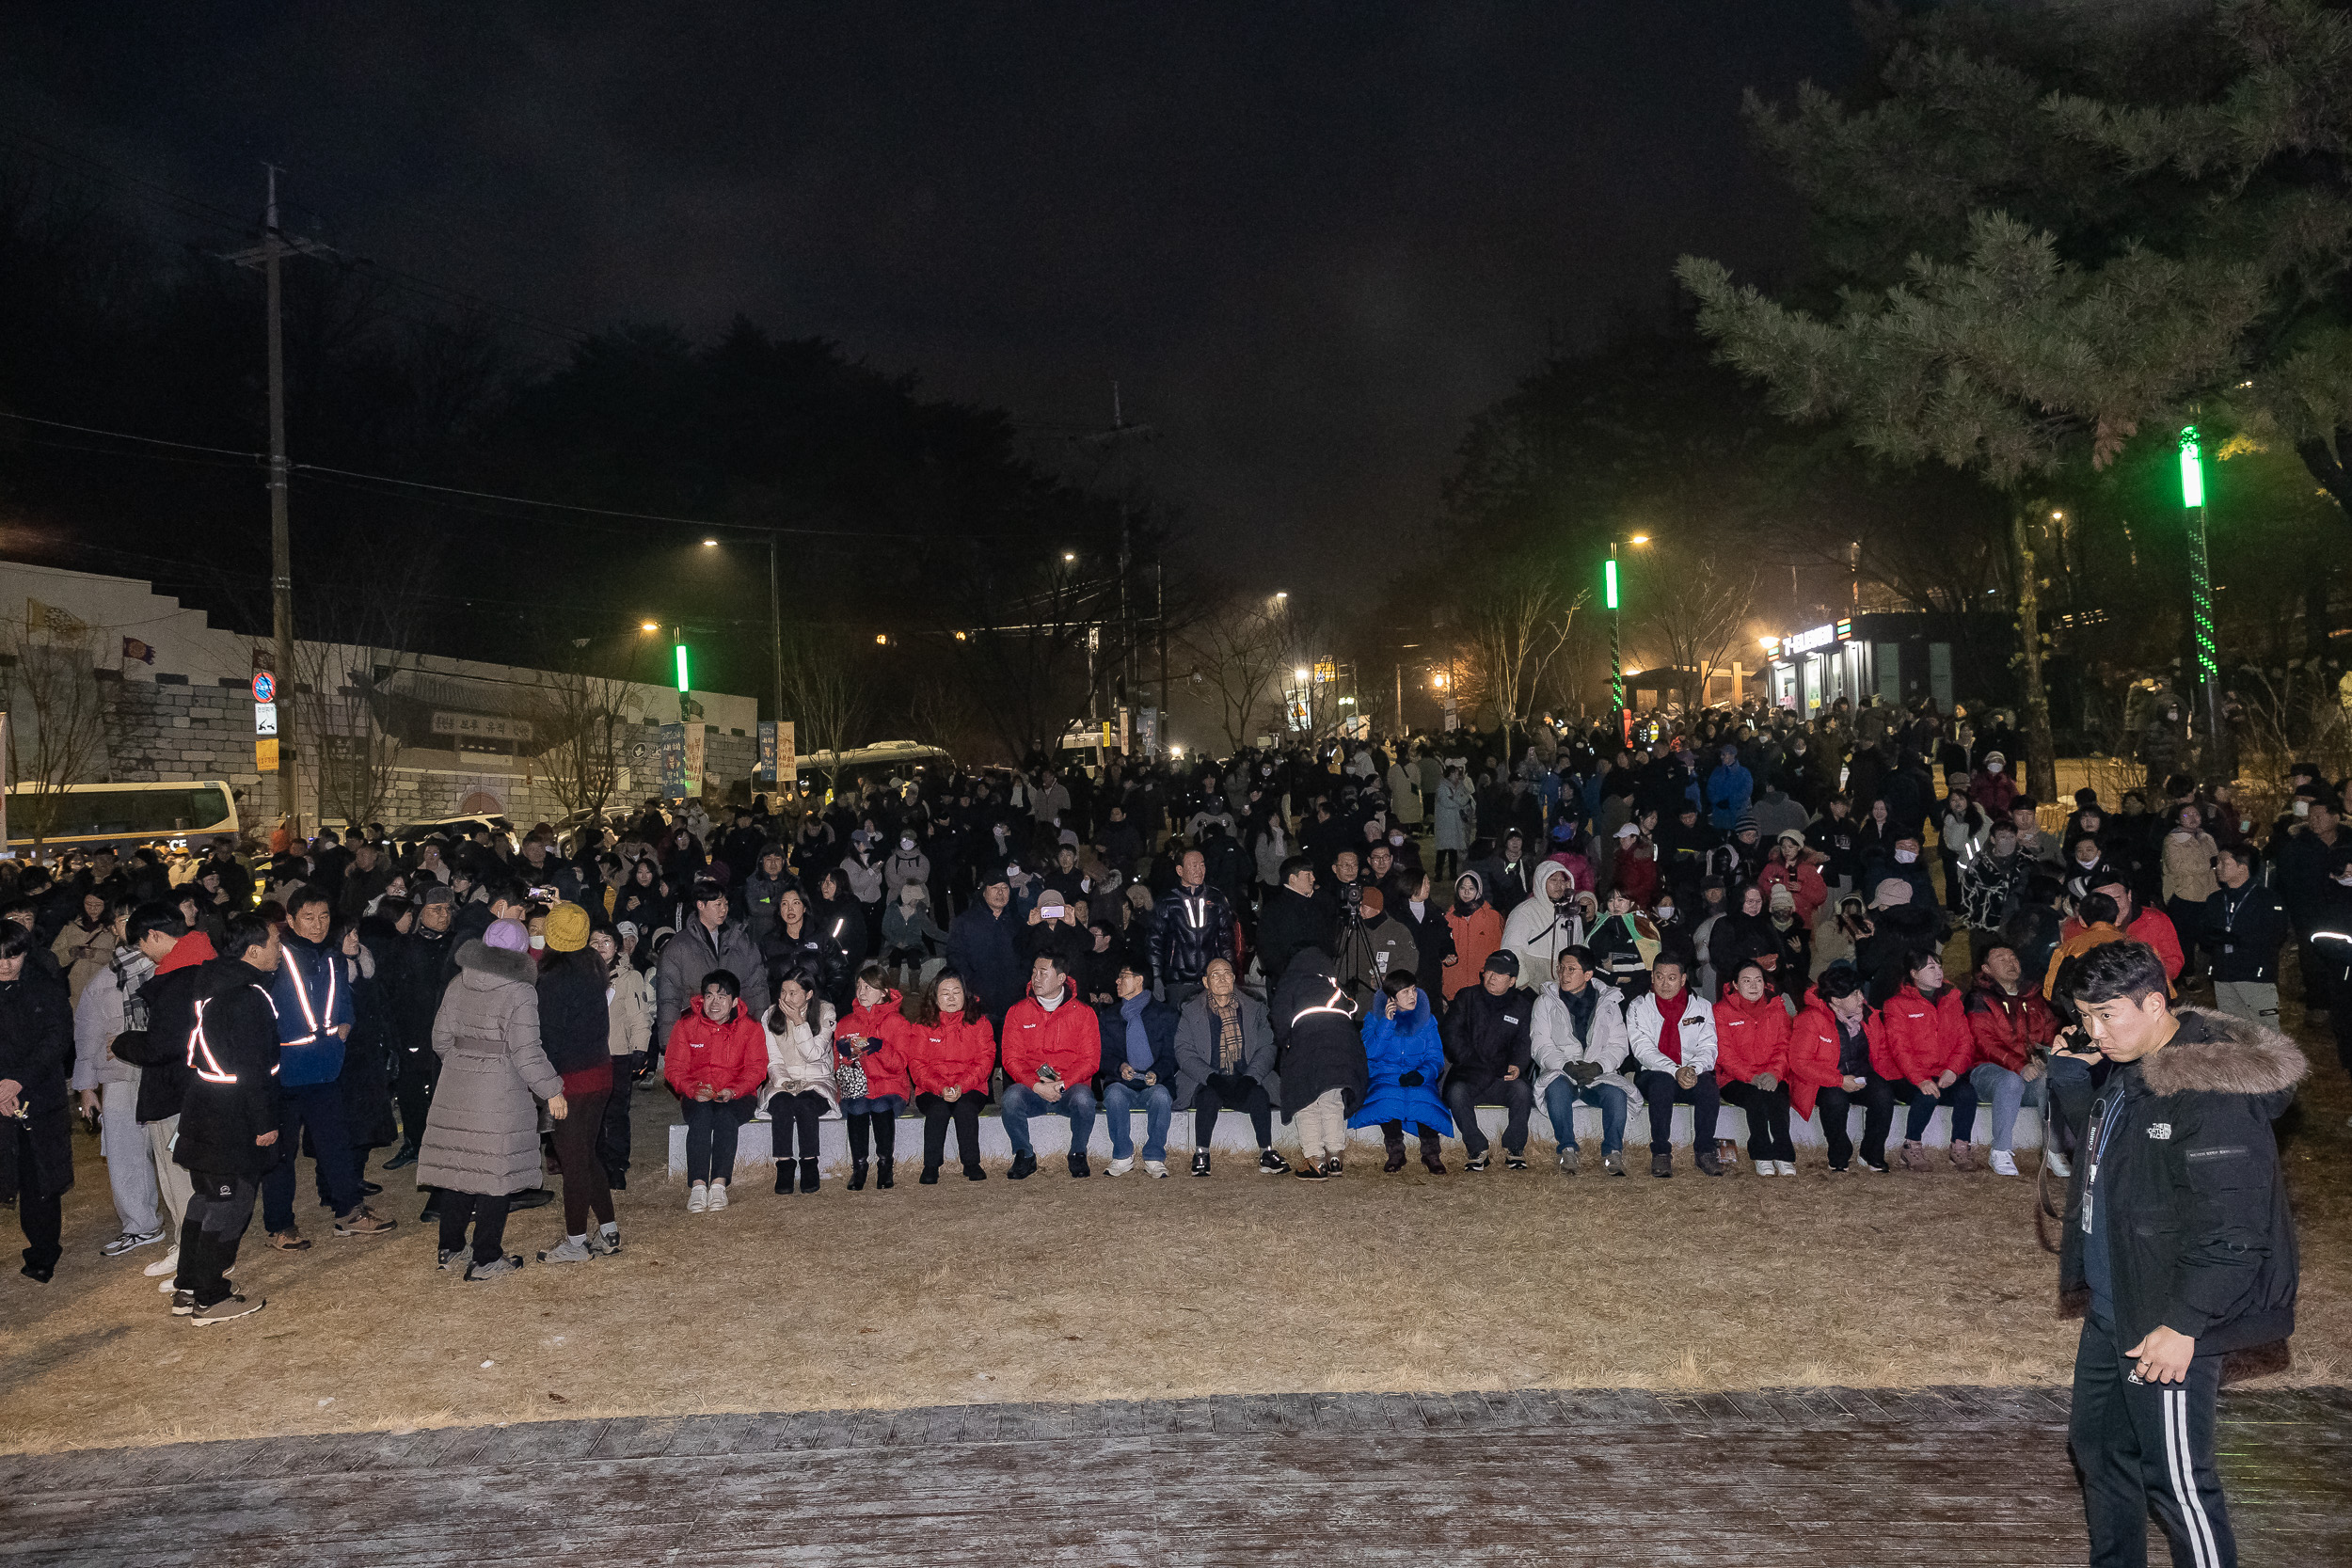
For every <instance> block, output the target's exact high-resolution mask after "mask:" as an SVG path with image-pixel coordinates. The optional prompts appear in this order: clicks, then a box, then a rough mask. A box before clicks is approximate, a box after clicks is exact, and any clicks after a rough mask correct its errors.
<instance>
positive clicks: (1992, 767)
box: [1984, 762, 2008, 773]
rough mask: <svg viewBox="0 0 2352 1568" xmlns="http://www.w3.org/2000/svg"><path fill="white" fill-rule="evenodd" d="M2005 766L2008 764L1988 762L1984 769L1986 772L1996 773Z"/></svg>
mask: <svg viewBox="0 0 2352 1568" xmlns="http://www.w3.org/2000/svg"><path fill="white" fill-rule="evenodd" d="M2006 766H2008V765H2007V764H2006V763H1998V762H1988V763H1986V764H1985V765H1984V770H1985V771H1986V772H1988V773H1998V772H1999V771H2000V770H2001V769H2002V768H2005V767H2006Z"/></svg>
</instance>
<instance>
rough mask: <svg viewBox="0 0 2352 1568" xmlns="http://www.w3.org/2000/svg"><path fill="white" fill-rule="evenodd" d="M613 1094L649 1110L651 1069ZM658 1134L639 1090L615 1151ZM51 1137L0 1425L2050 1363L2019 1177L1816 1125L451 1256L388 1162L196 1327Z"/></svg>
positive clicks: (2319, 1189)
mask: <svg viewBox="0 0 2352 1568" xmlns="http://www.w3.org/2000/svg"><path fill="white" fill-rule="evenodd" d="M2306 1035H2307V1037H2308V1036H2309V1032H2308V1031H2307V1032H2306ZM2333 1055H2334V1053H2333V1051H2332V1049H2331V1048H2330V1047H2319V1046H2314V1047H2312V1056H2313V1059H2314V1063H2315V1064H2324V1065H2321V1066H2320V1067H2319V1071H2318V1074H2317V1081H2316V1084H2315V1086H2314V1088H2313V1089H2312V1092H2311V1093H2310V1095H2309V1096H2308V1097H2307V1101H2306V1105H2305V1107H2304V1109H2303V1111H2302V1112H2301V1117H2302V1120H2301V1123H2300V1126H2299V1128H2296V1129H2292V1130H2291V1135H2290V1138H2289V1141H2288V1143H2287V1147H2286V1150H2285V1158H2286V1160H2287V1164H2288V1171H2289V1173H2290V1180H2292V1182H2293V1184H2294V1187H2295V1191H2296V1199H2297V1207H2298V1211H2299V1213H2300V1218H2301V1237H2302V1245H2303V1255H2302V1256H2303V1298H2302V1313H2301V1330H2300V1332H2299V1333H2298V1334H2297V1336H2296V1339H2295V1341H2294V1354H2293V1356H2292V1358H2291V1360H2289V1361H2288V1362H2287V1363H2286V1364H2285V1365H2284V1366H2283V1367H2281V1368H2280V1369H2279V1370H2271V1371H2268V1372H2265V1373H2264V1374H2262V1377H2261V1381H2262V1382H2264V1383H2266V1384H2274V1385H2275V1384H2287V1383H2334V1382H2341V1381H2344V1379H2345V1378H2346V1377H2348V1376H2352V1365H2348V1364H2347V1362H2346V1360H2345V1353H2344V1349H2343V1347H2344V1346H2345V1345H2347V1344H2352V1307H2347V1299H2352V1292H2348V1291H2347V1284H2352V1250H2348V1243H2352V1196H2347V1195H2346V1193H2345V1192H2344V1183H2343V1181H2342V1180H2341V1163H2342V1161H2343V1159H2344V1148H2345V1141H2346V1140H2345V1126H2344V1116H2345V1112H2346V1110H2347V1109H2352V1106H2348V1105H2347V1101H2348V1100H2352V1096H2347V1094H2346V1092H2345V1085H2344V1076H2343V1074H2342V1073H2341V1072H2340V1071H2339V1070H2338V1069H2336V1067H2335V1065H2334V1062H2333ZM638 1105H639V1107H640V1115H639V1120H640V1122H641V1124H649V1123H653V1122H655V1121H657V1120H658V1119H660V1108H662V1107H665V1106H666V1101H663V1100H660V1099H658V1098H657V1097H655V1096H651V1095H647V1096H641V1097H640V1098H639V1100H638ZM1636 1125H1637V1128H1638V1126H1639V1122H1638V1119H1637V1123H1636ZM664 1131H665V1130H664V1129H662V1128H660V1127H659V1126H653V1125H641V1127H640V1131H639V1140H638V1141H639V1148H640V1161H641V1164H640V1169H641V1171H642V1170H646V1169H648V1168H650V1169H652V1170H654V1171H656V1172H658V1171H659V1169H660V1158H661V1156H660V1150H661V1148H662V1144H663V1135H664ZM1449 1147H1450V1148H1452V1147H1453V1146H1449ZM80 1148H81V1153H82V1158H83V1162H84V1163H83V1165H82V1169H81V1172H80V1175H81V1180H80V1181H79V1182H78V1183H77V1184H76V1186H75V1188H74V1191H73V1193H72V1195H71V1196H70V1197H69V1199H68V1202H67V1240H68V1245H69V1253H68V1257H67V1260H66V1264H65V1267H64V1268H63V1269H62V1270H61V1271H60V1272H59V1274H58V1275H57V1280H56V1283H55V1284H54V1285H52V1286H50V1287H48V1288H47V1289H46V1290H43V1289H40V1288H38V1287H35V1286H33V1285H31V1284H29V1283H28V1282H26V1281H24V1280H22V1279H19V1278H17V1277H15V1276H14V1275H13V1272H12V1271H11V1272H10V1273H9V1274H8V1275H6V1276H5V1277H0V1298H5V1301H6V1307H5V1312H4V1313H0V1389H5V1390H6V1394H5V1396H0V1409H4V1410H5V1412H6V1414H5V1418H0V1449H32V1450H40V1449H56V1448H79V1447H93V1446H105V1445H116V1444H147V1443H160V1442H169V1441H177V1440H183V1439H188V1438H215V1437H238V1436H252V1435H260V1434H267V1433H318V1432H347V1431H355V1430H405V1429H410V1428H416V1427H425V1426H441V1425H451V1424H480V1423H485V1422H500V1421H516V1420H527V1419H546V1418H556V1417H580V1416H618V1415H648V1414H685V1413H707V1412H708V1413H715V1412H728V1411H760V1410H783V1409H803V1408H807V1409H816V1408H834V1407H845V1406H913V1405H925V1404H934V1403H956V1402H974V1401H1025V1400H1046V1401H1061V1400H1073V1401H1074V1400H1097V1399H1145V1398H1171V1397H1184V1396H1192V1395H1202V1394H1215V1393H1259V1392H1289V1391H1325V1390H1458V1389H1476V1388H1505V1387H1528V1386H1629V1387H1652V1388H1675V1389H1717V1388H1740V1387H1756V1386H1776V1385H1806V1384H1811V1385H1864V1386H1917V1385H1923V1384H1948V1383H1966V1384H1989V1385H2014V1384H2034V1383H2052V1382H2061V1381H2063V1380H2064V1379H2065V1378H2066V1376H2067V1375H2068V1370H2069V1368H2070V1366H2071V1363H2072V1353H2073V1345H2074V1333H2075V1325H2074V1323H2073V1322H2072V1321H2071V1320H2068V1319H2064V1318H2061V1317H2060V1316H2059V1315H2058V1307H2057V1303H2056V1301H2055V1291H2054V1286H2055V1281H2056V1263H2055V1259H2052V1258H2051V1257H2050V1256H2049V1255H2048V1254H2046V1253H2044V1252H2042V1250H2041V1249H2040V1248H2039V1247H2038V1245H2037V1244H2036V1243H2035V1240H2034V1231H2033V1225H2032V1212H2031V1202H2032V1199H2031V1189H2032V1183H2031V1181H2030V1180H2003V1179H1999V1178H1995V1177H1993V1176H1990V1175H1985V1174H1981V1173H1980V1174H1977V1175H1973V1176H1967V1177H1962V1176H1959V1175H1956V1174H1953V1173H1951V1172H1949V1171H1948V1170H1939V1171H1938V1172H1936V1173H1935V1174H1932V1175H1927V1176H1913V1175H1906V1174H1903V1173H1901V1172H1897V1173H1895V1174H1891V1175H1887V1176H1883V1177H1879V1176H1860V1175H1857V1176H1846V1177H1836V1178H1833V1177H1830V1176H1829V1175H1827V1174H1826V1173H1825V1172H1824V1171H1823V1170H1822V1169H1821V1167H1820V1157H1819V1155H1818V1154H1810V1155H1808V1156H1807V1158H1806V1160H1805V1161H1804V1162H1801V1164H1802V1166H1803V1169H1804V1175H1803V1177H1802V1178H1800V1179H1799V1180H1793V1181H1761V1180H1756V1178H1755V1177H1753V1176H1752V1175H1749V1174H1746V1173H1745V1171H1744V1169H1743V1171H1742V1174H1741V1175H1740V1176H1739V1177H1737V1178H1735V1179H1732V1180H1722V1181H1710V1180H1704V1179H1702V1178H1699V1177H1697V1176H1695V1175H1694V1174H1692V1172H1691V1170H1690V1169H1689V1166H1688V1162H1687V1156H1686V1157H1684V1158H1683V1160H1682V1161H1681V1162H1680V1168H1679V1169H1678V1172H1677V1176H1676V1178H1675V1179H1674V1180H1671V1181H1655V1180H1650V1179H1649V1178H1648V1177H1647V1176H1645V1175H1639V1174H1637V1175H1634V1176H1631V1177H1629V1178H1626V1179H1624V1180H1611V1179H1608V1178H1604V1177H1601V1176H1598V1175H1597V1174H1592V1173H1591V1172H1590V1171H1589V1170H1588V1172H1587V1174H1584V1175H1581V1176H1577V1177H1574V1178H1565V1177H1562V1176H1560V1175H1559V1174H1557V1173H1556V1172H1554V1171H1552V1170H1549V1169H1548V1168H1540V1167H1539V1168H1538V1169H1537V1170H1534V1171H1531V1172H1529V1173H1526V1174H1514V1173H1507V1172H1504V1171H1502V1170H1500V1169H1498V1170H1494V1171H1489V1172H1487V1173H1485V1174H1483V1175H1479V1176H1471V1175H1468V1174H1465V1173H1462V1172H1460V1171H1459V1168H1458V1167H1459V1164H1460V1160H1459V1155H1458V1149H1454V1158H1453V1164H1454V1166H1455V1167H1456V1173H1455V1174H1454V1175H1452V1176H1448V1177H1445V1178H1442V1179H1439V1178H1434V1177H1430V1176H1427V1175H1425V1174H1423V1173H1422V1172H1421V1170H1420V1169H1419V1167H1418V1165H1415V1166H1412V1167H1410V1168H1409V1171H1408V1173H1407V1174H1402V1175H1398V1176H1394V1177H1388V1176H1383V1175H1382V1174H1380V1172H1379V1171H1378V1169H1377V1162H1376V1161H1369V1162H1368V1161H1364V1160H1362V1159H1360V1158H1359V1160H1358V1162H1357V1163H1356V1164H1355V1165H1354V1166H1353V1167H1352V1168H1351V1170H1350V1173H1349V1174H1348V1176H1347V1177H1346V1178H1345V1179H1344V1180H1341V1181H1338V1182H1327V1183H1323V1184H1321V1185H1314V1184H1310V1183H1306V1182H1300V1181H1293V1180H1286V1179H1279V1178H1264V1177H1260V1176H1258V1175H1256V1174H1254V1173H1253V1172H1251V1171H1250V1170H1249V1169H1248V1166H1247V1165H1245V1164H1242V1163H1241V1162H1240V1161H1238V1160H1235V1159H1232V1158H1231V1157H1226V1158H1224V1159H1222V1160H1221V1161H1220V1164H1219V1168H1218V1170H1217V1173H1216V1176H1215V1177H1214V1178H1212V1179H1210V1180H1191V1179H1190V1178H1188V1177H1186V1176H1184V1175H1183V1174H1181V1166H1180V1167H1179V1169H1180V1174H1179V1175H1178V1176H1176V1177H1175V1178H1173V1179H1172V1180H1167V1181H1152V1180H1147V1179H1145V1178H1143V1177H1141V1176H1140V1175H1136V1176H1131V1177H1127V1178H1123V1179H1120V1180H1109V1179H1106V1178H1104V1177H1103V1176H1102V1175H1100V1174H1099V1170H1098V1174H1097V1175H1096V1176H1095V1178H1094V1179H1093V1180H1089V1181H1087V1182H1085V1183H1084V1184H1080V1183H1077V1182H1073V1181H1072V1180H1069V1179H1068V1178H1067V1177H1066V1176H1064V1175H1063V1174H1062V1173H1061V1172H1060V1171H1059V1169H1058V1167H1057V1164H1053V1165H1049V1168H1048V1170H1047V1171H1046V1172H1045V1173H1042V1174H1041V1175H1040V1176H1038V1177H1037V1178H1035V1179H1034V1180H1030V1181H1028V1182H1026V1183H1024V1184H1022V1185H1019V1186H1014V1185H1010V1184H1008V1183H1007V1182H1005V1181H1004V1180H1001V1174H1002V1173H1001V1171H1000V1172H998V1173H997V1176H996V1178H994V1179H992V1180H989V1181H987V1182H984V1183H967V1182H965V1181H963V1180H961V1179H960V1178H959V1177H957V1176H956V1175H955V1174H954V1173H953V1170H952V1167H951V1170H950V1173H949V1175H948V1177H947V1179H946V1180H944V1181H943V1182H942V1183H941V1184H940V1185H939V1186H937V1187H930V1188H925V1187H918V1186H916V1185H915V1184H914V1173H913V1171H912V1169H911V1168H909V1166H908V1165H904V1164H902V1166H901V1170H902V1172H904V1179H903V1180H902V1181H901V1183H900V1185H899V1186H898V1189H897V1190H896V1191H893V1192H888V1193H883V1192H878V1191H867V1192H864V1193H849V1192H846V1191H844V1190H843V1189H842V1188H841V1187H840V1186H839V1185H838V1184H837V1183H836V1182H830V1181H829V1182H828V1184H827V1186H826V1188H825V1190H824V1191H823V1192H822V1193H820V1194H818V1195H816V1196H790V1197H780V1196H774V1195H772V1194H771V1193H769V1192H768V1191H766V1190H765V1189H766V1184H765V1183H764V1182H761V1183H753V1182H749V1181H747V1182H745V1183H744V1184H743V1190H742V1194H741V1196H740V1198H739V1200H738V1201H737V1202H736V1203H735V1204H734V1205H733V1206H732V1207H730V1208H729V1210H728V1211H727V1212H724V1213H723V1214H718V1215H712V1216H690V1215H688V1214H687V1213H685V1212H684V1211H683V1189H682V1187H681V1186H680V1185H678V1184H674V1183H671V1182H668V1181H666V1180H661V1179H660V1176H659V1175H654V1176H650V1177H647V1178H645V1179H644V1180H641V1182H640V1184H639V1185H638V1186H637V1187H636V1188H634V1189H632V1190H631V1191H630V1192H628V1193H626V1194H623V1195H621V1198H620V1202H621V1205H622V1224H623V1227H624V1229H625V1232H626V1235H627V1239H628V1252H627V1253H626V1254H625V1255H624V1256H623V1257H621V1258H618V1259H600V1260H598V1261H596V1262H592V1263H588V1264H583V1265H577V1266H573V1267H569V1268H560V1269H559V1268H543V1267H541V1266H539V1265H538V1264H537V1263H536V1262H535V1261H534V1262H533V1263H532V1265H531V1266H529V1267H528V1268H526V1269H525V1270H524V1272H523V1273H522V1274H521V1275H519V1276H517V1277H516V1278H512V1279H509V1280H505V1281H501V1282H499V1283H496V1284H480V1285H469V1284H466V1283H464V1282H463V1281H462V1280H460V1279H458V1278H457V1277H455V1276H454V1275H444V1274H439V1273H437V1272H436V1271H435V1270H434V1267H433V1256H434V1239H433V1236H432V1234H431V1227H426V1226H420V1225H419V1224H418V1223H417V1222H416V1212H417V1203H416V1200H415V1199H414V1198H413V1197H411V1196H407V1195H406V1194H405V1192H403V1191H402V1189H400V1188H398V1187H396V1186H394V1187H393V1191H392V1192H391V1193H388V1195H387V1197H386V1198H385V1199H382V1200H379V1203H381V1204H382V1205H383V1206H384V1207H385V1208H386V1210H387V1212H391V1213H394V1214H396V1215H397V1217H398V1218H399V1220H400V1221H401V1227H400V1229H399V1230H398V1231H397V1232H396V1233H395V1234H394V1235H392V1236H391V1237H389V1238H387V1239H384V1240H380V1241H372V1242H357V1241H346V1242H338V1241H335V1240H333V1239H332V1238H331V1236H330V1235H329V1234H328V1232H327V1231H326V1227H325V1226H324V1223H323V1222H324V1219H325V1216H324V1214H323V1213H321V1212H319V1211H317V1210H315V1209H308V1210H306V1211H305V1212H304V1224H305V1227H306V1228H308V1229H309V1230H310V1233H311V1234H312V1235H313V1237H314V1238H316V1243H317V1244H316V1245H315V1246H314V1247H313V1249H312V1250H311V1251H310V1252H309V1253H307V1254H298V1255H292V1254H282V1253H278V1252H273V1251H271V1250H269V1249H268V1248H267V1247H266V1246H265V1245H261V1244H257V1243H259V1241H260V1232H259V1226H258V1223H257V1226H256V1228H255V1230H254V1232H252V1233H251V1234H250V1235H249V1236H248V1240H247V1243H246V1250H245V1258H244V1261H243V1264H242V1266H241V1267H240V1269H239V1271H238V1277H239V1281H240V1283H241V1285H242V1286H243V1287H244V1288H245V1289H246V1290H247V1291H261V1292H262V1293H263V1294H265V1295H267V1296H268V1297H269V1298H270V1306H269V1308H268V1310H267V1311H265V1312H263V1313H262V1314H260V1315H259V1316H257V1317H254V1318H252V1319H249V1320H246V1321H244V1322H240V1323H231V1324H228V1325H224V1326H222V1327H218V1328H212V1329H202V1330H199V1329H196V1328H193V1327H191V1326H190V1325H189V1324H187V1323H183V1322H179V1321H176V1320H173V1319H172V1318H170V1317H169V1316H168V1315H167V1311H166V1308H165V1306H164V1298H163V1297H162V1296H160V1295H159V1294H157V1292H156V1291H155V1288H154V1283H153V1282H152V1281H151V1280H148V1279H146V1278H144V1277H143V1276H141V1275H140V1274H139V1272H138V1269H139V1266H140V1265H141V1264H143V1263H145V1262H146V1261H148V1260H150V1259H152V1258H154V1257H155V1256H156V1254H155V1253H154V1252H152V1251H142V1252H140V1253H135V1254H133V1255H132V1257H131V1258H130V1259H124V1260H121V1261H118V1262H103V1261H101V1260H100V1259H98V1258H97V1256H96V1248H97V1245H98V1243H99V1242H101V1241H102V1240H103V1239H104V1238H105V1237H106V1236H107V1235H110V1234H112V1231H113V1224H112V1220H113V1213H112V1209H111V1206H110V1205H109V1203H108V1201H107V1198H106V1183H105V1175H104V1168H103V1164H101V1163H100V1162H99V1161H98V1159H97V1157H96V1153H95V1149H94V1148H93V1147H92V1146H91V1144H90V1143H88V1142H84V1143H82V1144H81V1145H80ZM1536 1148H1537V1151H1538V1152H1539V1153H1540V1154H1541V1155H1542V1156H1543V1157H1544V1158H1546V1159H1548V1158H1549V1148H1548V1147H1547V1146H1545V1145H1542V1144H1540V1143H1539V1144H1538V1145H1537V1146H1536ZM308 1180H309V1178H308V1173H307V1172H306V1173H305V1183H306V1187H307V1184H308ZM388 1185H391V1184H390V1183H388ZM394 1196H398V1199H399V1201H397V1202H394V1201H391V1200H392V1198H393V1197H394ZM314 1222H315V1223H314ZM560 1230H561V1225H560V1215H559V1212H558V1211H556V1210H554V1209H542V1210H537V1211H533V1212H529V1213H526V1214H522V1215H518V1216H517V1217H516V1220H515V1222H514V1224H513V1225H512V1226H511V1227H510V1228H509V1232H508V1236H509V1242H510V1244H511V1245H512V1246H513V1247H514V1249H515V1250H517V1251H523V1252H526V1253H531V1252H535V1251H536V1249H538V1248H540V1247H544V1246H547V1245H549V1244H551V1243H553V1242H555V1241H556V1240H557V1239H558V1238H559V1233H560ZM485 1362H486V1363H489V1365H486V1366H485Z"/></svg>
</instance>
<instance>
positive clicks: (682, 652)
mask: <svg viewBox="0 0 2352 1568" xmlns="http://www.w3.org/2000/svg"><path fill="white" fill-rule="evenodd" d="M671 638H672V648H673V651H674V652H675V653H676V655H677V716H678V722H680V723H684V722H685V721H686V720H687V718H688V712H689V710H688V707H687V702H688V699H687V695H686V692H687V689H688V686H689V682H688V680H687V675H686V628H685V627H684V626H679V627H677V628H675V630H674V631H673V632H672V633H671Z"/></svg>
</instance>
